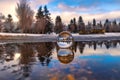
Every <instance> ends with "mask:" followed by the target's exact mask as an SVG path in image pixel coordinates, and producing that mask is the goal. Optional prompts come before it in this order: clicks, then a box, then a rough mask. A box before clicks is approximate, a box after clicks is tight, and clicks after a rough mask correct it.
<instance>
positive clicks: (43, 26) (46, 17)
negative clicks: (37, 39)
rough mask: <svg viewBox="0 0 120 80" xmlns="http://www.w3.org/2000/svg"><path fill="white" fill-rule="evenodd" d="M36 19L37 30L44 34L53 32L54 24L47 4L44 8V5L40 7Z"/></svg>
mask: <svg viewBox="0 0 120 80" xmlns="http://www.w3.org/2000/svg"><path fill="white" fill-rule="evenodd" d="M36 19H37V21H36V23H35V28H36V29H35V32H37V33H42V34H43V33H50V32H52V28H53V24H52V21H51V18H50V13H49V10H48V9H47V6H44V10H42V6H40V7H39V9H38V12H37V16H36Z"/></svg>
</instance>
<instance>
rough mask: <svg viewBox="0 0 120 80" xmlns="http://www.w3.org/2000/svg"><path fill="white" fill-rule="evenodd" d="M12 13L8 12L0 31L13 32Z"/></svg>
mask: <svg viewBox="0 0 120 80" xmlns="http://www.w3.org/2000/svg"><path fill="white" fill-rule="evenodd" d="M12 20H13V19H12V15H11V14H8V17H7V19H6V21H5V22H4V27H3V29H2V32H14V24H13V22H12Z"/></svg>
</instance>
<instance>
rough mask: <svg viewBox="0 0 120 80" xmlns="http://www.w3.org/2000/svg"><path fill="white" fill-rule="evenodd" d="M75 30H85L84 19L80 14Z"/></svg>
mask: <svg viewBox="0 0 120 80" xmlns="http://www.w3.org/2000/svg"><path fill="white" fill-rule="evenodd" d="M77 31H78V32H80V31H85V24H84V21H83V19H82V16H80V17H79V19H78V26H77Z"/></svg>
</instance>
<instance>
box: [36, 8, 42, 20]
mask: <svg viewBox="0 0 120 80" xmlns="http://www.w3.org/2000/svg"><path fill="white" fill-rule="evenodd" d="M42 17H44V15H43V11H42V6H40V7H39V9H38V12H37V16H36V18H42Z"/></svg>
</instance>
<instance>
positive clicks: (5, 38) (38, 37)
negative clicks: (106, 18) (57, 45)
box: [0, 33, 120, 43]
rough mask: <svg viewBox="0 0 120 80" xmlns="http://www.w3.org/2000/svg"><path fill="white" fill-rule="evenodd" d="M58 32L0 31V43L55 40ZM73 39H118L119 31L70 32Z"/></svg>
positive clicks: (119, 37) (119, 36)
mask: <svg viewBox="0 0 120 80" xmlns="http://www.w3.org/2000/svg"><path fill="white" fill-rule="evenodd" d="M57 36H58V34H24V33H0V43H24V42H56V41H57V40H56V39H57ZM72 36H73V38H74V41H108V40H109V41H110V40H120V33H105V34H83V35H79V34H72Z"/></svg>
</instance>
